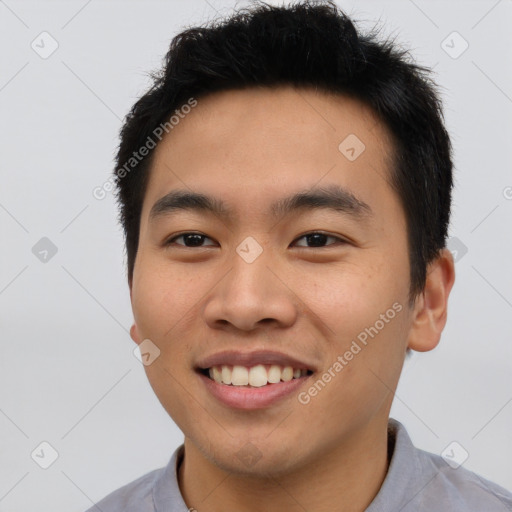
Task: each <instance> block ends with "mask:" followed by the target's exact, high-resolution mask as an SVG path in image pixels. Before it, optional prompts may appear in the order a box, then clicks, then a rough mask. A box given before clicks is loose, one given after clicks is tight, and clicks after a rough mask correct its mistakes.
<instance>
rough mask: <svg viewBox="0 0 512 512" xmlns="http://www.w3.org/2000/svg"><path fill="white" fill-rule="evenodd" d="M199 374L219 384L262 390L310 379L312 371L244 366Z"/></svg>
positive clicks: (223, 366) (291, 367)
mask: <svg viewBox="0 0 512 512" xmlns="http://www.w3.org/2000/svg"><path fill="white" fill-rule="evenodd" d="M198 371H199V373H201V374H202V375H204V376H205V377H207V378H209V379H210V380H213V381H214V382H216V383H217V384H222V385H224V386H232V387H242V388H261V387H264V386H271V385H274V384H279V383H281V382H290V381H292V380H296V379H300V378H302V377H308V376H309V375H312V374H313V372H312V370H309V369H305V368H294V367H293V366H281V365H277V364H272V365H270V364H256V365H253V366H242V365H227V364H223V365H216V366H211V367H210V368H199V369H198Z"/></svg>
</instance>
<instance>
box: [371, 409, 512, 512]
mask: <svg viewBox="0 0 512 512" xmlns="http://www.w3.org/2000/svg"><path fill="white" fill-rule="evenodd" d="M388 451H389V452H390V453H392V457H391V460H390V465H389V469H388V474H387V475H386V478H385V480H384V483H383V485H382V487H381V490H380V492H379V494H378V495H377V497H376V498H375V500H374V502H372V505H371V506H370V508H369V509H368V512H383V511H388V510H400V511H401V512H439V511H440V510H450V511H451V512H482V511H484V510H485V512H511V511H512V493H511V492H510V491H508V490H506V489H505V488H503V487H501V486H499V485H498V484H495V483H494V482H491V481H489V480H487V479H485V478H483V477H481V476H480V475H478V474H476V473H474V472H472V471H470V470H468V469H466V468H464V467H462V466H461V465H458V464H456V463H455V459H452V460H449V459H446V460H445V458H444V457H442V456H441V455H438V454H434V453H431V452H427V451H425V450H422V449H420V448H417V447H416V446H414V444H413V443H412V441H411V438H410V437H409V435H408V433H407V430H406V428H405V427H404V425H402V424H401V423H400V422H399V421H397V420H395V419H393V418H390V421H389V424H388ZM448 461H449V462H450V463H449V462H448Z"/></svg>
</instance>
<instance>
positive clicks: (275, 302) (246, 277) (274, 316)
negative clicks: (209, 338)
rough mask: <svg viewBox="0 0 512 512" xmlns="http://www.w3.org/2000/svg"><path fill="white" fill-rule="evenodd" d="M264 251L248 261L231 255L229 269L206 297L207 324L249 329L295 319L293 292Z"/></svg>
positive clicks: (285, 325) (217, 327)
mask: <svg viewBox="0 0 512 512" xmlns="http://www.w3.org/2000/svg"><path fill="white" fill-rule="evenodd" d="M265 252H267V251H264V252H263V253H262V254H261V255H260V256H259V257H258V258H257V259H256V260H254V261H253V262H252V263H249V262H247V261H245V260H244V259H243V258H242V257H240V256H239V255H238V254H235V255H234V257H233V258H232V260H231V261H230V263H232V265H231V267H230V269H229V270H228V271H227V273H226V274H225V275H224V277H223V278H222V279H221V280H220V281H219V282H218V284H217V285H216V286H215V287H214V288H213V290H212V292H211V295H210V297H208V298H207V301H206V306H205V308H204V310H203V313H204V316H205V321H206V323H207V324H208V325H209V327H211V328H214V329H219V328H224V329H226V328H229V327H231V328H233V329H238V330H243V331H252V330H254V329H257V328H258V327H261V326H265V325H267V326H268V324H272V323H275V324H276V326H278V327H281V328H283V327H290V326H291V325H293V323H294V322H295V321H296V318H297V312H298V302H299V301H298V299H297V296H296V295H295V293H296V292H295V290H293V286H290V284H289V283H287V282H286V281H287V279H286V276H285V273H284V272H283V271H282V270H281V271H280V270H279V266H278V265H276V264H275V259H272V258H271V257H270V256H269V257H267V256H266V255H265Z"/></svg>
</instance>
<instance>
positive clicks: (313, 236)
mask: <svg viewBox="0 0 512 512" xmlns="http://www.w3.org/2000/svg"><path fill="white" fill-rule="evenodd" d="M302 238H304V239H306V240H307V242H306V243H309V244H312V247H311V248H312V249H315V248H322V247H325V243H326V241H327V239H329V238H330V239H333V240H336V241H338V242H341V243H342V244H345V243H347V242H345V240H343V239H341V238H339V237H337V236H332V235H328V234H327V233H322V232H320V231H314V232H312V233H306V234H305V235H302V236H301V237H299V238H297V240H301V239H302ZM330 245H336V244H332V243H331V244H328V245H327V246H330ZM299 247H305V246H304V245H299ZM306 247H307V246H306Z"/></svg>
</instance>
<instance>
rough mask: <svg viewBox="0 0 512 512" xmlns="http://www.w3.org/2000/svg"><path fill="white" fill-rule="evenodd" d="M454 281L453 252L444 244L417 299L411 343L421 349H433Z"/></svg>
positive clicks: (436, 343) (444, 318)
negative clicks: (444, 246)
mask: <svg viewBox="0 0 512 512" xmlns="http://www.w3.org/2000/svg"><path fill="white" fill-rule="evenodd" d="M454 281H455V264H454V261H453V256H452V253H451V252H450V251H449V250H448V249H446V248H444V249H442V250H441V251H440V253H439V256H438V257H437V258H436V259H435V260H434V261H433V262H431V263H430V265H429V266H428V268H427V277H426V282H425V288H424V290H423V293H422V294H421V296H419V297H418V299H417V300H416V304H415V306H414V313H413V321H412V326H411V330H410V331H409V338H408V345H407V346H408V347H409V348H411V349H412V350H416V351H418V352H427V351H429V350H432V349H434V348H435V347H436V346H437V345H438V343H439V340H440V339H441V332H442V331H443V329H444V326H445V325H446V319H447V315H448V296H449V295H450V291H451V289H452V286H453V283H454Z"/></svg>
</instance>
